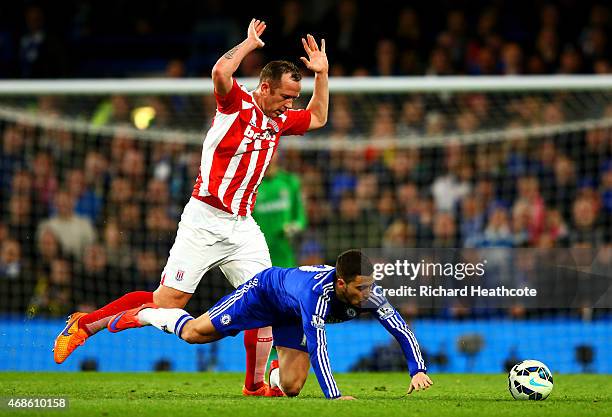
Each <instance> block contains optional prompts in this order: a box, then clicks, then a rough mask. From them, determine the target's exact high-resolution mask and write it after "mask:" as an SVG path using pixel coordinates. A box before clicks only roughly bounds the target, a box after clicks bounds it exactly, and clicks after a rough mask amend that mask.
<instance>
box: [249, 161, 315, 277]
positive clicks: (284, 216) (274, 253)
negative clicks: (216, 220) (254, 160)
mask: <svg viewBox="0 0 612 417" xmlns="http://www.w3.org/2000/svg"><path fill="white" fill-rule="evenodd" d="M301 188H302V187H301V183H300V179H299V178H298V176H297V175H295V174H292V173H290V172H287V171H285V170H283V169H281V168H280V167H279V166H278V163H277V162H276V158H275V159H273V160H272V162H271V163H270V166H269V168H268V172H267V175H266V177H265V178H264V180H263V181H262V183H261V185H260V186H259V188H258V189H257V205H256V206H255V210H254V212H253V217H254V218H255V220H256V221H257V224H259V227H260V228H261V231H262V232H263V234H264V236H265V238H266V243H267V244H268V248H269V249H270V258H271V259H272V265H274V266H279V267H282V268H293V267H296V266H297V261H296V258H295V251H294V248H293V243H294V238H295V237H296V235H297V234H298V233H300V232H302V231H303V230H304V228H305V227H306V222H307V220H306V211H305V209H304V202H303V200H302V189H301Z"/></svg>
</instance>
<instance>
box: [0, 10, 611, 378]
mask: <svg viewBox="0 0 612 417" xmlns="http://www.w3.org/2000/svg"><path fill="white" fill-rule="evenodd" d="M611 13H612V9H611V7H610V6H609V5H608V4H607V3H605V2H590V1H572V0H567V1H558V2H544V1H535V2H533V1H532V2H521V1H518V2H502V1H493V2H485V1H469V2H468V1H435V0H433V1H429V2H427V3H417V2H411V3H408V2H392V1H378V2H376V3H372V2H367V1H355V0H340V1H323V0H318V1H316V0H315V1H295V0H293V1H291V0H289V1H283V2H269V3H266V6H265V8H262V6H261V5H259V4H255V3H253V4H252V5H248V4H246V5H240V7H234V6H230V5H228V4H227V3H223V2H221V1H216V0H209V1H181V2H176V1H175V2H170V1H155V0H152V1H147V2H144V1H130V2H127V1H119V0H109V1H106V2H95V1H63V2H53V1H47V2H45V1H39V2H30V1H13V2H4V3H2V4H0V77H2V78H3V79H5V81H4V83H3V84H1V86H8V87H11V86H12V87H11V90H10V91H9V92H6V91H4V90H2V89H1V88H0V141H1V147H0V314H1V317H2V318H1V319H0V323H1V326H0V327H1V328H2V330H1V331H0V355H1V357H2V360H1V361H0V370H64V369H68V370H77V369H91V370H93V369H99V370H115V371H129V370H152V369H159V370H169V369H173V370H208V369H215V370H222V371H223V370H234V371H241V370H242V369H243V363H244V361H243V356H244V353H243V349H242V346H241V345H242V340H241V338H236V339H230V340H225V341H223V342H222V343H220V344H219V345H213V346H204V347H192V346H186V345H185V346H183V344H181V343H180V341H178V340H176V339H173V338H171V337H168V336H165V335H160V334H157V333H155V332H153V331H148V330H143V331H142V333H137V334H127V335H124V334H120V335H113V336H110V335H108V334H103V333H101V334H100V335H97V336H96V337H94V338H92V339H91V340H89V341H88V342H87V344H86V345H85V346H84V347H82V348H79V350H77V351H76V353H75V354H74V357H73V358H72V359H70V360H69V361H68V362H67V363H66V364H64V365H63V366H62V367H61V368H59V367H57V366H56V365H55V364H54V363H53V360H52V355H51V352H50V349H51V347H52V344H53V339H54V337H55V335H56V333H57V332H59V331H60V330H61V328H62V323H63V321H62V320H63V319H64V318H65V316H66V315H67V314H70V313H71V312H73V311H75V310H79V311H92V310H94V309H95V308H96V307H99V306H101V305H103V304H106V303H107V302H108V301H110V300H112V299H115V298H116V297H118V296H120V295H122V294H123V293H125V292H128V291H131V290H134V289H146V290H154V289H155V288H156V287H157V286H158V283H159V278H160V272H161V269H162V268H163V266H164V265H165V261H166V257H167V254H168V251H169V249H170V247H171V245H172V243H173V241H174V235H175V232H176V226H177V223H178V220H179V218H180V214H181V211H182V207H183V205H184V204H185V203H186V202H187V201H188V199H189V196H190V194H191V190H192V187H193V184H194V181H195V178H196V177H197V174H198V169H199V164H200V155H201V146H202V139H203V135H204V132H205V131H206V129H207V128H208V126H210V122H211V119H212V117H213V115H214V112H215V101H214V97H213V96H212V95H211V94H210V93H211V89H212V83H211V82H210V79H209V74H210V70H211V68H212V65H213V64H214V62H215V61H216V60H217V59H218V57H219V56H220V55H221V54H223V53H224V52H225V51H226V50H228V49H230V48H231V47H233V46H234V45H235V44H237V43H239V42H240V41H241V40H242V39H243V38H244V36H245V31H246V26H247V24H248V22H249V20H250V18H251V17H257V18H260V19H263V20H265V21H266V22H267V23H268V29H267V30H266V32H265V34H264V35H263V40H264V41H265V42H266V46H265V48H264V49H261V50H258V51H256V52H253V53H251V54H250V55H249V56H247V57H246V58H245V60H244V61H243V63H242V65H241V67H240V68H239V70H238V73H237V76H238V78H239V79H240V80H242V79H244V80H246V81H248V82H250V84H248V86H249V87H250V88H254V87H255V86H256V81H255V83H254V84H253V79H250V78H249V77H257V76H258V75H259V71H260V70H261V68H262V67H263V65H265V63H266V62H267V61H268V60H271V59H288V60H291V61H294V62H299V61H298V57H299V56H301V55H303V50H302V47H301V43H300V41H299V39H300V37H301V36H303V35H304V34H305V33H312V34H314V35H315V37H316V38H317V39H318V38H321V37H324V38H325V39H326V40H327V49H328V55H329V59H330V64H331V70H330V71H331V75H332V76H334V77H347V79H346V80H345V82H346V81H348V82H349V84H347V85H348V86H349V87H348V88H344V89H341V90H334V89H333V88H332V95H331V103H330V117H329V122H328V125H327V126H326V127H325V128H324V129H322V130H320V131H317V132H314V133H309V134H308V135H307V136H306V137H305V138H304V139H298V138H285V139H283V143H282V146H281V149H280V150H279V151H278V152H277V156H276V158H275V160H274V161H273V164H272V166H271V168H270V170H269V172H268V174H267V176H266V180H265V181H264V183H263V184H262V185H261V187H260V189H259V196H258V202H257V205H256V209H255V213H254V217H255V218H256V219H257V221H258V222H259V224H260V225H261V227H262V229H263V231H264V234H265V235H266V238H267V240H268V244H269V246H270V250H271V254H272V260H273V264H275V265H278V266H286V267H290V266H296V265H304V264H319V263H332V264H333V263H334V261H335V257H336V255H337V254H338V253H339V252H341V251H343V250H345V249H347V248H351V247H357V248H430V247H433V248H474V249H490V248H499V249H506V250H510V249H514V248H539V249H550V248H582V249H591V250H593V253H595V254H596V255H597V256H595V257H594V260H593V262H592V264H589V267H592V268H595V269H592V270H589V271H591V272H597V271H600V272H601V271H604V273H605V271H610V270H611V269H610V267H612V254H611V252H610V251H611V249H612V247H611V244H610V243H611V239H612V82H611V81H610V78H609V77H606V74H610V73H611V68H612V67H611V59H612V54H611V49H610V48H611V47H612V45H611V43H610V42H611V39H610V36H612V32H611V25H612V16H611ZM305 75H306V76H308V75H309V74H306V73H305ZM493 75H495V76H500V79H499V80H497V81H496V82H495V85H493V86H492V87H490V88H488V89H485V90H483V89H482V88H479V84H478V81H477V80H478V79H479V78H478V77H479V76H493ZM527 75H541V76H546V75H549V76H555V75H583V78H581V79H582V80H597V79H601V80H602V84H601V87H600V88H598V87H596V88H593V87H588V88H587V87H575V86H574V87H572V86H570V85H569V84H567V85H566V84H564V81H563V80H562V79H560V78H555V77H553V78H552V79H553V80H554V79H557V80H559V81H558V82H557V84H556V85H554V86H552V87H547V88H546V89H544V88H539V87H537V86H536V87H534V86H532V87H529V88H527V87H524V86H521V85H520V82H519V83H518V84H515V87H513V88H512V89H508V88H505V87H504V77H501V76H527ZM383 76H384V77H402V76H425V77H423V78H420V79H416V86H415V84H414V82H415V81H414V80H412V82H413V84H410V85H408V84H409V83H407V82H406V79H405V78H397V83H394V84H395V86H394V87H393V88H385V89H384V92H383V91H382V89H381V92H377V90H376V88H374V89H373V90H372V89H368V90H367V91H366V89H365V88H364V87H363V86H364V85H366V84H367V85H374V86H376V85H377V84H376V83H377V82H378V81H377V79H379V77H383ZM443 76H468V77H470V76H471V78H470V79H471V80H472V81H471V82H472V84H469V85H468V83H467V82H462V81H457V82H456V83H455V84H452V85H448V88H437V87H436V82H437V81H438V80H440V82H443V80H444V79H445V78H447V77H443ZM598 77H599V78H598ZM73 78H88V79H91V82H89V83H87V84H86V85H84V86H82V87H80V88H81V89H80V90H74V89H73V90H71V91H68V90H65V91H62V90H61V87H58V89H57V90H56V91H55V92H54V93H53V94H51V93H50V92H49V89H50V88H53V86H58V84H57V81H50V82H49V83H47V84H45V86H44V87H45V88H44V89H42V86H41V91H42V92H41V93H37V92H36V91H35V90H34V91H32V90H25V89H22V90H20V89H19V86H17V84H18V83H15V82H14V81H13V80H16V79H22V80H34V79H64V80H70V79H73ZM105 78H139V79H141V80H142V79H147V78H162V79H164V80H165V81H167V82H168V83H167V84H165V87H164V88H159V87H155V86H153V85H150V86H149V87H147V86H148V84H144V87H141V89H140V90H139V91H128V89H127V88H123V87H121V86H113V87H112V88H110V87H109V92H104V91H102V92H100V91H99V90H100V88H96V85H97V84H96V81H95V80H96V79H105ZM186 78H188V79H190V80H193V79H198V80H200V81H199V82H200V84H197V86H198V89H197V90H194V91H192V92H181V93H174V92H173V89H172V87H173V86H174V85H176V86H178V85H179V84H173V83H174V82H176V83H180V81H181V79H186ZM6 80H9V81H6ZM474 80H476V81H474ZM421 81H422V83H423V84H427V85H430V86H433V87H431V88H424V87H419V85H418V84H419V83H420V82H421ZM332 86H333V84H332ZM156 89H157V90H156ZM94 90H97V91H94ZM111 90H112V92H111ZM162 90H163V91H162ZM307 100H308V91H305V94H303V97H302V99H301V106H305V105H306V103H307ZM499 253H501V254H502V255H501V258H502V259H506V260H507V261H510V262H511V257H510V255H509V254H510V253H511V252H499ZM527 275H528V274H527ZM527 275H525V276H524V279H525V280H526V281H525V282H529V277H528V276H527ZM608 283H609V281H608ZM230 290H231V287H230V286H229V284H228V283H227V282H226V281H225V279H224V277H223V276H222V274H221V273H220V271H218V270H213V271H211V272H209V273H208V274H207V275H206V276H205V277H204V279H203V280H202V281H201V283H200V286H199V288H198V291H197V293H196V295H195V296H194V298H193V299H192V301H191V302H190V304H189V305H188V307H187V309H188V310H189V311H190V312H191V313H193V314H199V313H201V312H204V311H205V310H206V309H207V308H208V307H210V306H211V305H212V304H213V303H214V302H215V301H216V300H217V299H218V298H219V297H221V296H222V295H224V294H226V293H227V292H229V291H230ZM568 291H569V290H568ZM594 291H595V290H594ZM597 291H601V293H602V294H603V296H604V302H603V304H601V305H602V306H604V307H609V306H611V305H612V302H610V301H609V300H610V296H611V295H612V294H611V293H610V291H608V293H607V295H606V289H603V291H602V290H601V288H599V289H597ZM591 295H592V294H591ZM605 297H608V298H605ZM605 300H608V301H605ZM397 307H398V308H399V309H401V310H402V312H403V314H404V316H405V317H406V319H407V320H408V321H410V323H411V325H412V326H413V328H414V329H415V332H416V334H417V337H418V338H419V340H420V342H421V344H422V345H423V350H424V351H425V352H426V355H427V358H428V362H429V363H430V364H431V369H432V371H433V372H472V371H474V372H500V371H503V370H505V369H506V368H507V367H508V364H513V363H515V362H517V361H519V360H522V359H527V358H528V357H531V358H533V359H539V360H542V361H544V362H545V363H547V364H548V365H549V366H550V367H551V369H552V370H553V372H583V371H584V372H606V373H610V372H612V360H611V358H612V350H611V349H612V348H611V346H612V343H611V342H612V319H611V314H610V309H609V308H593V306H592V305H589V304H588V303H581V302H580V300H578V302H576V303H575V304H573V305H568V306H567V308H559V309H537V308H533V306H531V307H529V308H527V306H525V305H521V304H520V303H517V304H516V305H514V306H513V307H512V308H507V309H495V310H482V309H475V308H471V307H470V306H469V305H467V306H466V305H461V304H458V303H455V302H453V301H452V300H450V301H448V303H446V304H444V305H436V306H435V308H432V306H429V305H422V304H421V305H419V304H418V303H416V304H415V303H406V304H400V305H397ZM331 327H332V328H331V329H330V330H329V331H330V336H329V339H330V340H329V344H330V355H331V356H332V362H333V363H334V367H335V369H336V370H338V371H350V370H401V369H403V367H404V365H403V359H402V356H401V351H400V350H399V348H398V346H397V345H396V344H395V342H394V341H392V340H390V339H389V337H388V335H387V334H386V333H385V332H384V330H383V329H382V328H381V327H379V325H378V323H377V322H375V321H370V320H367V319H365V320H360V321H359V322H354V323H348V324H344V325H340V326H331ZM104 333H105V332H104ZM127 333H129V332H127ZM364 334H365V335H368V337H367V338H363V337H362V336H361V335H364ZM532 341H536V342H537V343H533V342H532ZM119 346H120V347H119ZM118 347H119V348H120V349H124V350H125V351H126V352H127V353H126V356H125V357H124V358H123V360H121V361H118V362H117V361H110V360H108V359H105V356H106V355H107V354H108V353H109V352H110V351H111V349H113V348H115V349H117V348H118Z"/></svg>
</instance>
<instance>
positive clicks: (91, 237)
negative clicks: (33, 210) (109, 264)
mask: <svg viewBox="0 0 612 417" xmlns="http://www.w3.org/2000/svg"><path fill="white" fill-rule="evenodd" d="M55 209H56V210H57V213H56V214H55V215H54V216H52V217H51V218H49V219H47V220H45V221H43V222H42V223H41V224H40V225H39V226H38V234H40V233H41V231H42V230H44V229H46V228H49V229H51V230H52V231H53V233H55V235H56V236H57V238H58V240H59V242H60V246H61V247H62V250H63V251H64V252H65V253H66V254H68V255H71V256H74V257H75V258H77V259H78V258H81V257H82V255H83V251H84V250H85V247H86V246H87V245H89V244H91V243H93V242H94V241H95V239H96V231H95V229H94V228H93V225H92V224H91V221H90V220H89V219H87V218H86V217H82V216H80V215H78V214H76V213H75V212H74V198H73V197H72V195H71V194H70V193H69V192H68V191H65V190H62V191H59V192H57V194H56V196H55Z"/></svg>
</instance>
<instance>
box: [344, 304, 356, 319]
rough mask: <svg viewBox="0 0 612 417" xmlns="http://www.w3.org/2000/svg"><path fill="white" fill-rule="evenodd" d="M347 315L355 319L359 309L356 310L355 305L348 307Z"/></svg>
mask: <svg viewBox="0 0 612 417" xmlns="http://www.w3.org/2000/svg"><path fill="white" fill-rule="evenodd" d="M346 316H347V317H348V318H350V319H354V318H355V317H356V316H357V310H355V309H354V308H353V307H349V308H347V309H346Z"/></svg>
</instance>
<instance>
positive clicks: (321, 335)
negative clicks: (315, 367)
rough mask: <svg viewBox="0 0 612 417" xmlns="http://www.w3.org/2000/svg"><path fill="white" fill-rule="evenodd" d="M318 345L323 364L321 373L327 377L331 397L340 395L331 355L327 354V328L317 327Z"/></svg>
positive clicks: (319, 356)
mask: <svg viewBox="0 0 612 417" xmlns="http://www.w3.org/2000/svg"><path fill="white" fill-rule="evenodd" d="M317 345H318V347H317V359H318V360H319V364H320V365H321V373H322V374H323V378H324V379H325V384H326V385H327V390H328V392H329V395H330V396H331V397H337V396H338V395H340V391H339V390H338V385H337V384H336V381H335V380H334V377H333V375H332V373H331V367H330V365H329V355H328V354H327V338H326V337H325V330H323V329H317ZM324 347H325V349H324Z"/></svg>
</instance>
